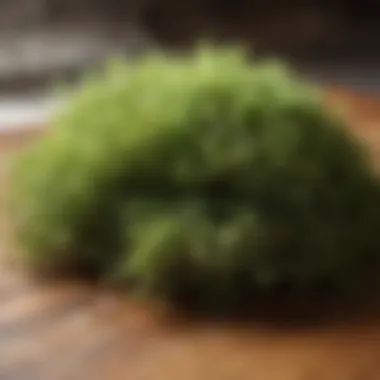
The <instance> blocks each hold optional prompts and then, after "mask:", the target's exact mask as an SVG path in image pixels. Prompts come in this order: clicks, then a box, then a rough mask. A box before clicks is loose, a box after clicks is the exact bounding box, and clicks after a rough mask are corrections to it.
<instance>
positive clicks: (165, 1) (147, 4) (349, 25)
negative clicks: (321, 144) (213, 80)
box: [0, 0, 380, 87]
mask: <svg viewBox="0 0 380 380" xmlns="http://www.w3.org/2000/svg"><path fill="white" fill-rule="evenodd" d="M367 3H368V4H370V3H371V2H370V1H369V0H362V1H361V2H360V3H359V2H354V1H353V0H352V1H351V2H350V1H348V0H346V1H343V0H331V1H329V2H327V1H321V0H320V1H314V0H307V1H297V0H288V1H287V2H285V1H279V0H277V1H275V0H189V1H187V2H186V1H178V0H1V1H0V87H1V86H2V87H6V85H7V84H11V83H12V84H13V85H14V84H15V83H18V84H20V86H21V87H22V86H25V84H26V83H28V81H32V82H33V80H37V81H38V82H40V81H41V80H42V78H57V77H59V76H60V75H61V73H68V72H74V71H81V70H82V69H83V68H85V67H88V66H89V65H91V64H94V63H95V62H98V61H99V60H102V59H104V57H107V56H109V55H110V54H113V53H114V52H115V51H117V52H119V51H122V52H124V53H126V54H132V53H134V51H135V50H136V49H140V48H142V49H145V48H149V47H150V46H152V45H159V46H165V47H169V48H170V47H171V48H178V47H184V46H185V47H186V46H191V45H192V44H194V42H196V41H198V40H199V39H208V40H211V41H223V42H226V41H229V42H235V41H239V42H243V43H245V44H247V45H250V46H254V47H255V49H256V50H257V51H259V52H260V51H262V52H269V53H276V54H280V55H281V54H282V55H297V54H298V55H300V54H301V55H302V54H303V55H304V56H312V55H313V53H315V52H320V51H322V50H323V49H325V50H326V49H328V47H329V46H330V53H331V52H337V51H339V49H340V48H339V49H338V48H337V46H340V47H342V46H343V45H344V46H346V47H347V49H346V50H347V52H348V54H349V55H350V56H351V57H352V56H355V55H356V56H358V55H362V54H364V53H363V52H362V53H355V52H354V53H353V50H355V49H356V48H353V45H355V44H356V45H355V46H357V48H360V49H362V50H363V49H364V50H365V49H367V50H368V51H369V52H370V54H372V55H373V54H374V46H377V45H378V44H377V35H378V33H379V32H380V31H379V30H378V29H379V25H378V24H379V23H378V22H377V13H376V10H375V9H374V8H372V9H371V8H370V6H369V5H368V4H367ZM372 3H376V2H372ZM372 3H371V4H372ZM375 6H376V4H375ZM358 7H359V8H358ZM355 41H356V42H355ZM363 41H364V42H366V44H365V43H363ZM376 44H377V45H376ZM363 46H364V48H363ZM365 46H367V47H368V48H365ZM341 50H342V49H341ZM364 50H363V51H364ZM375 50H376V49H375ZM378 50H379V53H380V48H379V49H378ZM339 54H343V51H341V52H340V53H339ZM317 55H318V54H317ZM379 55H380V54H379ZM49 80H50V79H49Z"/></svg>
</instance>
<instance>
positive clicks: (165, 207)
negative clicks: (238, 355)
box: [15, 48, 379, 306]
mask: <svg viewBox="0 0 380 380" xmlns="http://www.w3.org/2000/svg"><path fill="white" fill-rule="evenodd" d="M15 181H16V182H15V185H16V188H15V193H16V198H15V199H16V202H15V204H16V206H17V207H16V211H17V217H18V220H19V225H20V238H21V241H22V242H23V243H24V246H25V252H27V253H26V256H27V258H28V259H29V260H30V262H31V263H32V264H34V265H35V266H36V267H37V268H38V269H39V270H41V271H44V272H51V271H69V272H70V271H79V272H81V273H91V274H94V275H96V276H98V277H100V278H103V279H106V280H110V281H114V282H115V283H120V284H125V286H128V287H130V288H132V289H135V290H136V291H138V292H140V291H141V292H144V293H147V294H152V293H153V294H157V295H159V296H161V297H165V298H168V299H175V300H179V301H181V302H187V300H192V301H195V302H196V303H198V304H203V303H204V304H207V303H210V302H213V303H215V304H216V305H218V304H221V305H222V306H225V305H232V304H235V303H237V302H240V301H241V300H244V299H247V298H248V297H249V296H250V295H251V294H253V293H254V292H262V291H265V292H268V291H269V292H270V291H274V290H275V289H277V288H278V287H279V286H281V284H285V283H286V284H289V285H290V286H291V287H293V288H294V289H296V290H297V289H303V290H304V289H308V288H312V287H314V286H318V284H319V283H320V282H323V281H327V282H329V283H331V284H334V285H336V286H339V287H340V286H345V285H350V284H352V283H353V282H354V280H357V279H359V278H360V277H361V276H365V273H366V270H368V268H370V267H371V266H372V265H373V263H374V262H375V261H376V259H377V253H378V249H379V243H378V240H379V239H378V238H377V236H376V224H377V223H378V221H379V207H378V205H379V190H378V183H377V179H376V177H375V175H374V174H373V173H372V170H371V167H370V165H369V163H368V162H367V158H366V155H365V152H364V151H363V149H362V147H361V146H360V145H359V144H358V143H357V142H356V141H355V140H354V139H353V137H351V135H350V134H349V133H348V132H347V130H346V129H345V125H344V123H343V122H342V121H341V120H340V119H338V118H337V117H335V116H334V115H332V114H331V113H330V112H329V111H327V109H326V108H325V107H324V105H323V102H322V100H321V97H320V94H319V93H318V92H317V91H316V90H315V89H314V88H312V87H310V86H309V85H307V84H305V83H304V82H302V81H301V80H300V79H299V78H298V77H297V76H296V75H295V74H293V73H292V72H291V71H290V70H288V69H287V68H286V67H285V66H284V65H283V64H281V63H279V62H270V61H264V62H259V63H255V64H252V63H251V62H249V61H248V59H247V58H246V56H245V55H244V54H243V53H242V52H241V51H240V50H238V49H210V48H201V49H199V50H198V51H197V52H196V53H195V54H194V55H193V56H191V57H180V56H176V57H174V56H172V57H167V56H166V57H165V56H160V55H151V56H149V57H146V58H145V59H142V60H140V61H138V62H134V63H131V62H129V63H128V62H124V61H122V60H121V61H113V62H110V64H109V66H108V67H107V69H106V70H105V72H104V73H101V74H98V75H91V76H88V78H85V80H84V83H83V86H82V88H81V89H80V91H78V92H77V93H75V94H73V95H72V97H71V99H70V102H69V105H68V106H67V107H66V108H65V109H63V110H62V112H61V113H60V114H59V115H57V117H56V119H55V120H54V123H53V128H52V130H51V132H49V134H48V136H47V137H45V138H44V139H42V140H41V141H40V142H39V143H38V144H36V146H34V147H33V149H32V150H31V151H30V152H27V153H25V155H24V156H23V157H22V159H21V161H20V163H19V165H18V166H17V168H16V171H15Z"/></svg>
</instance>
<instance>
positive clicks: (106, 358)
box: [0, 89, 380, 380]
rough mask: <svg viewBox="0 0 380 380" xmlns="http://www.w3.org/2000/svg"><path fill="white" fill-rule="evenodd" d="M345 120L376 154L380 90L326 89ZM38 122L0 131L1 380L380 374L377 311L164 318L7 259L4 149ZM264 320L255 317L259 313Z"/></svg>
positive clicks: (331, 379)
mask: <svg viewBox="0 0 380 380" xmlns="http://www.w3.org/2000/svg"><path fill="white" fill-rule="evenodd" d="M326 99H327V101H328V103H329V104H331V105H332V106H334V107H338V108H336V109H339V107H340V109H341V110H342V108H341V107H342V106H343V108H344V112H345V115H346V116H347V117H348V118H349V120H350V128H352V130H353V131H354V132H355V133H356V134H357V136H358V137H360V138H363V139H365V140H366V141H367V142H368V143H369V144H370V146H371V149H372V152H373V154H374V155H375V156H376V155H378V156H379V157H380V154H379V153H380V152H379V149H380V99H375V98H368V97H365V96H364V95H357V94H351V93H347V92H345V91H343V90H341V89H329V91H328V92H327V94H326ZM40 133H41V130H38V129H34V130H30V131H29V132H25V133H19V134H18V135H15V134H3V135H1V136H0V155H1V157H0V160H1V168H2V170H1V174H0V175H1V185H2V206H3V207H2V212H1V258H2V259H4V260H2V261H1V263H0V379H1V380H45V379H46V380H87V379H92V380H97V379H99V380H105V379H107V380H125V379H128V380H137V379H141V380H142V379H147V380H150V379H152V380H153V379H154V380H160V379H162V380H163V379H165V380H172V379H173V380H178V379H184V380H187V379H188V380H213V379H215V380H224V379H225V380H227V379H231V380H234V379H239V380H244V379H247V380H251V379H258V380H378V379H380V319H379V318H378V317H377V316H376V315H360V314H361V313H357V314H358V316H356V317H352V318H341V319H339V318H338V320H337V319H335V320H334V322H333V321H332V318H331V320H330V318H329V317H328V316H327V317H326V318H325V321H324V323H323V324H320V325H318V326H314V327H313V326H309V327H305V326H303V327H302V328H301V327H300V326H298V325H297V323H294V324H293V325H284V324H278V323H277V324H272V325H271V324H267V323H263V322H262V320H261V319H257V320H256V321H255V323H252V324H250V325H249V326H248V325H246V326H243V325H238V324H232V323H227V322H224V323H210V322H202V323H201V322H198V323H195V322H194V323H185V322H181V321H176V320H174V319H173V320H165V319H164V318H161V317H160V314H159V310H158V309H154V308H153V307H152V306H147V305H138V304H137V303H135V302H132V301H131V300H129V299H128V298H127V297H121V296H120V295H116V294H113V293H112V292H110V291H106V290H102V289H98V288H94V287H92V286H90V285H85V284H80V283H72V282H69V283H56V284H42V283H36V282H35V281H34V280H33V279H31V278H30V277H29V276H28V275H27V272H25V271H23V270H21V269H20V268H17V267H13V266H12V265H11V261H9V260H5V259H6V258H9V257H11V255H12V253H13V251H14V244H13V243H12V239H11V237H12V226H11V223H10V219H9V215H7V214H6V212H5V211H4V210H6V204H5V200H4V199H5V198H4V197H5V196H6V195H7V194H8V193H9V192H10V191H11V189H10V187H9V180H8V175H9V165H7V164H8V163H9V157H10V156H9V155H10V154H14V153H15V152H18V151H20V150H21V149H23V148H24V147H25V146H27V145H28V144H31V143H33V141H34V140H35V139H36V138H38V136H39V135H40ZM260 321H261V322H260Z"/></svg>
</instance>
